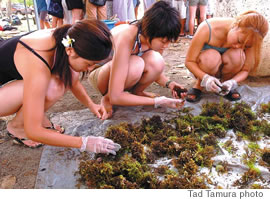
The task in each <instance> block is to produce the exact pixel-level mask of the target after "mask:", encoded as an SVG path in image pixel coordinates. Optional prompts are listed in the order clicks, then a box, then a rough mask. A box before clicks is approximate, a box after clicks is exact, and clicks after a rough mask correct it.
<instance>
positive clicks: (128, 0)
mask: <svg viewBox="0 0 270 199" xmlns="http://www.w3.org/2000/svg"><path fill="white" fill-rule="evenodd" d="M113 15H117V18H119V19H120V21H133V20H135V12H134V5H133V0H121V1H113Z"/></svg>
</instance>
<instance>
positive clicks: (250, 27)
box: [233, 10, 268, 70]
mask: <svg viewBox="0 0 270 199" xmlns="http://www.w3.org/2000/svg"><path fill="white" fill-rule="evenodd" d="M233 26H234V27H238V28H241V30H242V31H243V33H244V34H246V35H247V37H246V39H245V41H244V44H243V47H242V48H243V49H244V48H245V45H246V43H247V41H248V40H249V39H251V38H252V47H254V51H255V63H254V67H253V69H252V70H255V69H256V68H257V67H258V65H259V63H260V56H261V46H262V41H263V38H264V37H265V36H266V34H267V32H268V21H267V20H266V18H265V17H264V16H262V15H261V14H260V13H258V12H257V11H253V10H249V11H247V12H244V13H242V14H241V15H239V16H238V17H236V20H235V22H234V24H233Z"/></svg>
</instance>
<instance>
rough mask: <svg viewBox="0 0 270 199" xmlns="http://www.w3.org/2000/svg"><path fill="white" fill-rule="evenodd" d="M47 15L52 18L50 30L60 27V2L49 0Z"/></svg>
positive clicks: (61, 7) (61, 19) (61, 9)
mask: <svg viewBox="0 0 270 199" xmlns="http://www.w3.org/2000/svg"><path fill="white" fill-rule="evenodd" d="M48 14H49V15H51V16H52V28H56V27H60V26H62V25H63V18H64V10H63V6H62V0H50V1H49V5H48Z"/></svg>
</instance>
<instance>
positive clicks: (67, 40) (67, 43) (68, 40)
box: [62, 35, 75, 48]
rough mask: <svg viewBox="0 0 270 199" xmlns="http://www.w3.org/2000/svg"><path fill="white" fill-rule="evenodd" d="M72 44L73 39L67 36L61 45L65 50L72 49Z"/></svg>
mask: <svg viewBox="0 0 270 199" xmlns="http://www.w3.org/2000/svg"><path fill="white" fill-rule="evenodd" d="M74 42H75V39H72V38H70V37H69V36H68V35H67V36H66V38H65V37H64V38H63V39H62V44H63V45H64V46H65V47H66V48H68V47H72V48H73V44H74Z"/></svg>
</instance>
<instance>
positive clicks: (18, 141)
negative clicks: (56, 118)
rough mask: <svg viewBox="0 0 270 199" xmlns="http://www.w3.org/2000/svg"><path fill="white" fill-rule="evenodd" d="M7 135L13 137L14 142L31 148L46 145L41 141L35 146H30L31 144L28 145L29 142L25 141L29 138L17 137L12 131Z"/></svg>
mask: <svg viewBox="0 0 270 199" xmlns="http://www.w3.org/2000/svg"><path fill="white" fill-rule="evenodd" d="M7 135H8V136H9V137H10V138H12V139H13V143H15V144H21V145H23V146H25V147H28V148H31V149H36V148H39V147H41V146H44V144H41V143H39V144H37V145H35V146H29V145H27V144H25V143H24V142H25V141H27V140H29V139H28V138H18V137H15V136H14V135H12V134H11V133H10V132H7Z"/></svg>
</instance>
